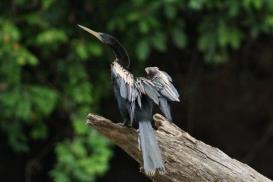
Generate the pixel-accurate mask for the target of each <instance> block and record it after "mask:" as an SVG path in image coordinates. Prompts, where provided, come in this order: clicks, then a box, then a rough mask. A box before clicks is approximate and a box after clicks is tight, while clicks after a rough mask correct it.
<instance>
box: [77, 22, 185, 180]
mask: <svg viewBox="0 0 273 182" xmlns="http://www.w3.org/2000/svg"><path fill="white" fill-rule="evenodd" d="M79 27H81V28H82V29H84V30H85V31H87V32H89V33H91V34H92V35H94V36H95V37H96V38H98V39H99V40H100V41H101V42H103V43H104V44H106V45H108V46H109V47H111V48H112V50H113V52H114V55H115V57H116V60H115V61H114V62H112V64H111V73H112V74H111V78H112V83H113V90H114V95H115V97H116V100H117V103H118V108H119V111H120V113H121V116H122V118H123V123H124V124H125V125H127V126H132V124H133V122H136V123H137V124H138V125H139V139H140V146H141V150H142V156H143V163H144V171H145V173H146V174H147V175H154V174H155V173H156V172H157V171H158V172H160V173H161V172H164V171H165V167H164V162H163V160H162V157H161V154H160V149H159V146H158V144H157V141H156V138H155V134H154V130H153V127H152V124H151V121H152V114H153V112H152V110H153V105H154V104H156V105H158V106H159V108H160V110H161V111H162V112H163V114H164V115H165V117H166V118H167V119H168V120H169V121H171V120H172V117H171V112H170V104H169V102H173V101H174V102H179V101H180V100H179V94H178V92H177V90H176V89H175V87H174V86H173V84H172V78H171V77H170V75H168V74H167V73H166V72H164V71H161V70H159V69H158V68H157V67H147V68H145V71H146V74H147V75H146V77H138V78H135V77H134V76H133V75H132V74H131V73H130V72H129V71H128V70H127V69H128V68H129V65H130V59H129V56H128V54H127V51H126V49H125V48H124V47H123V46H122V45H121V43H120V42H119V41H118V40H117V39H116V38H115V37H113V36H111V35H109V34H105V33H101V32H95V31H93V30H91V29H88V28H86V27H84V26H81V25H79ZM118 61H119V62H124V61H127V62H128V65H127V66H126V68H127V69H125V68H124V67H123V66H121V65H120V64H119V63H118Z"/></svg>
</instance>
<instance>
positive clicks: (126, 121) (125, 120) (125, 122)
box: [122, 118, 129, 127]
mask: <svg viewBox="0 0 273 182" xmlns="http://www.w3.org/2000/svg"><path fill="white" fill-rule="evenodd" d="M128 123H129V122H128V119H127V118H124V119H123V122H122V124H123V126H127V127H128V126H129V124H128Z"/></svg>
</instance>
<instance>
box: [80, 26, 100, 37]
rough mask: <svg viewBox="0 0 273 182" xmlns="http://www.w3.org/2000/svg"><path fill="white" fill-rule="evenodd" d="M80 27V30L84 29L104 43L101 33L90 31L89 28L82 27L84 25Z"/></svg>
mask: <svg viewBox="0 0 273 182" xmlns="http://www.w3.org/2000/svg"><path fill="white" fill-rule="evenodd" d="M78 26H79V27H80V28H82V29H83V30H85V31H87V32H88V33H90V34H92V35H94V36H95V37H97V39H99V40H100V41H102V37H101V35H100V33H98V32H95V31H93V30H91V29H89V28H87V27H85V26H82V25H78Z"/></svg>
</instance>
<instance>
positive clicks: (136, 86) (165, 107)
mask: <svg viewBox="0 0 273 182" xmlns="http://www.w3.org/2000/svg"><path fill="white" fill-rule="evenodd" d="M111 70H112V76H113V77H114V79H115V80H116V83H117V84H118V88H119V92H120V95H121V97H122V98H123V99H125V100H126V101H128V103H129V104H130V108H129V110H128V114H129V116H130V120H131V122H132V121H133V119H134V111H135V106H136V103H137V104H138V106H139V107H140V108H141V106H142V103H141V97H142V96H143V95H146V96H148V97H149V98H150V99H151V100H152V101H153V102H154V103H155V104H157V105H159V107H160V109H161V111H162V112H163V113H164V115H165V116H166V118H168V119H169V120H170V121H171V113H170V106H169V101H178V102H179V94H178V92H177V90H176V89H175V88H174V86H173V84H172V83H171V82H172V80H171V77H170V76H169V75H168V74H167V73H165V72H163V71H159V72H157V73H156V74H154V75H153V76H152V77H151V78H144V77H138V78H134V76H133V75H132V74H131V73H130V72H128V71H127V70H125V69H124V68H123V67H122V66H121V65H119V64H118V63H117V62H113V63H112V67H111Z"/></svg>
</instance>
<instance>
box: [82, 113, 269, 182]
mask: <svg viewBox="0 0 273 182" xmlns="http://www.w3.org/2000/svg"><path fill="white" fill-rule="evenodd" d="M154 121H155V126H156V131H155V134H156V138H157V140H158V143H159V146H160V149H161V153H162V157H163V160H164V161H165V167H166V173H164V174H158V173H157V174H156V175H155V176H153V177H150V176H147V177H149V178H151V179H152V180H154V181H156V182H182V181H198V182H199V181H228V182H231V181H234V182H239V181H246V182H250V181H259V182H261V181H271V180H269V179H268V178H266V177H265V176H263V175H262V174H260V173H258V172H257V171H255V170H254V169H252V168H251V167H249V166H248V165H246V164H244V163H241V162H239V161H237V160H235V159H232V158H230V157H229V156H228V155H226V154H225V153H224V152H222V151H221V150H219V149H218V148H214V147H211V146H209V145H207V144H205V143H203V142H202V141H199V140H197V139H195V138H193V137H192V136H190V135H189V134H188V133H187V132H185V131H183V130H181V129H180V128H178V127H177V126H176V125H175V124H173V123H170V122H168V121H167V120H166V119H165V118H164V117H163V116H161V115H159V114H155V115H154ZM87 124H88V125H89V126H91V127H93V128H95V129H96V130H98V131H99V132H100V133H101V134H103V135H104V136H105V137H107V138H108V139H109V140H111V141H112V142H113V143H115V144H117V145H118V146H119V147H121V148H122V149H123V150H124V151H126V152H127V153H128V154H129V155H130V156H131V157H133V158H134V159H135V160H136V161H138V162H139V163H141V165H142V156H141V153H140V151H139V149H138V140H137V132H136V130H135V129H133V128H127V127H124V126H122V125H121V124H115V123H113V122H112V121H110V120H108V119H106V118H104V117H101V116H97V115H94V114H89V115H88V116H87Z"/></svg>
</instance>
